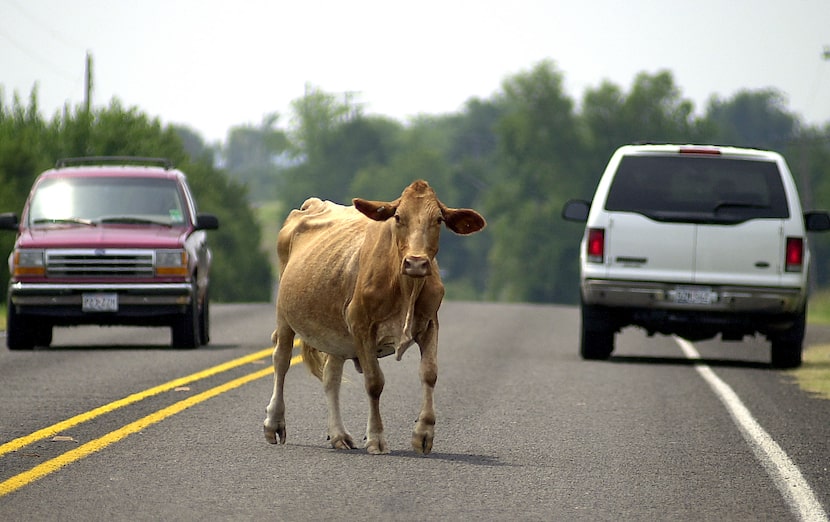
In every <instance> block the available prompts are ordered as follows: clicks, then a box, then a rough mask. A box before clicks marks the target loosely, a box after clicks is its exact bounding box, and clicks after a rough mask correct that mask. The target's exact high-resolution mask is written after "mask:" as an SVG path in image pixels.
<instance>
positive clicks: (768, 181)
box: [562, 145, 830, 368]
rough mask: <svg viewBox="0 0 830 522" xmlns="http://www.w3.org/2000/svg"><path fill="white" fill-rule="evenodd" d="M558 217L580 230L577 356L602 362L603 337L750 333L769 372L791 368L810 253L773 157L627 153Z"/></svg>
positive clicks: (827, 223)
mask: <svg viewBox="0 0 830 522" xmlns="http://www.w3.org/2000/svg"><path fill="white" fill-rule="evenodd" d="M562 215H563V217H564V218H565V219H568V220H571V221H582V222H586V228H585V234H584V236H583V239H582V244H581V249H580V282H581V297H582V303H581V307H582V328H581V350H580V351H581V355H582V357H583V358H585V359H605V358H608V357H609V356H610V355H611V353H612V352H613V350H614V335H615V333H616V332H618V331H620V330H621V329H622V328H624V327H626V326H630V325H633V326H639V327H642V328H644V329H645V330H646V331H647V333H648V334H649V335H653V334H654V333H661V334H676V335H679V336H681V337H684V338H686V339H689V340H702V339H709V338H712V337H715V336H716V335H718V334H720V335H721V338H722V339H723V340H741V339H742V338H743V336H744V335H754V334H756V333H761V334H763V335H765V336H766V337H767V338H768V339H769V340H770V341H771V354H772V357H771V360H772V365H773V366H775V367H780V368H784V367H796V366H799V365H800V364H801V352H802V343H803V340H804V325H805V317H806V309H807V290H808V282H807V276H808V272H809V265H810V250H809V247H808V242H807V236H806V233H805V231H820V230H827V229H830V215H828V213H826V212H807V213H803V214H802V210H801V203H800V201H799V197H798V193H797V191H796V187H795V183H794V182H793V178H792V175H791V174H790V171H789V169H788V168H787V164H786V162H785V161H784V158H783V157H782V156H781V155H780V154H777V153H775V152H769V151H761V150H753V149H739V148H732V147H715V146H701V145H628V146H624V147H621V148H619V149H618V150H617V151H616V152H615V153H614V155H613V156H612V157H611V160H610V161H609V163H608V166H607V167H606V169H605V172H604V173H603V175H602V178H601V179H600V181H599V184H598V186H597V190H596V193H595V194H594V199H593V201H592V202H587V201H581V200H571V201H569V202H568V203H566V205H565V207H564V209H563V211H562Z"/></svg>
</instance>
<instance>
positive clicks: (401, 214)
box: [264, 180, 486, 455]
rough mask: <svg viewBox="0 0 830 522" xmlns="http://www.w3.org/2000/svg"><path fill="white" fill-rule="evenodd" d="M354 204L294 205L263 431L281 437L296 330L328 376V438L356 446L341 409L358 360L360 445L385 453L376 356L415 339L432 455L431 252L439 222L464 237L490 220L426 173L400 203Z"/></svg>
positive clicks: (419, 435)
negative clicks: (442, 190) (363, 416)
mask: <svg viewBox="0 0 830 522" xmlns="http://www.w3.org/2000/svg"><path fill="white" fill-rule="evenodd" d="M352 203H353V206H348V207H347V206H343V205H339V204H336V203H332V202H331V201H322V200H320V199H318V198H310V199H308V200H306V201H305V202H304V203H303V205H302V206H301V208H300V209H298V210H292V211H291V212H290V213H289V215H288V217H287V218H286V220H285V222H284V224H283V226H282V228H281V229H280V232H279V235H278V237H277V255H278V258H279V271H280V279H279V292H278V295H277V311H276V313H277V326H276V330H275V331H274V333H273V334H272V336H271V339H272V342H274V344H275V346H274V352H273V363H274V391H273V394H272V396H271V401H270V402H269V404H268V407H267V409H266V412H267V416H266V418H265V423H264V431H265V439H266V440H267V441H268V442H269V443H271V444H276V443H277V442H279V443H280V444H285V437H286V431H285V402H284V398H283V388H284V384H285V375H286V372H287V371H288V368H289V366H290V361H291V353H292V350H293V347H294V337H295V335H297V336H299V338H300V341H301V343H300V345H301V353H302V357H303V361H304V362H305V364H306V365H307V366H308V368H309V370H311V373H312V374H313V375H315V376H316V377H317V378H318V379H320V380H321V381H322V383H323V389H324V392H325V396H326V403H327V408H328V439H329V441H330V443H331V446H332V447H333V448H335V449H355V448H356V446H355V442H354V439H352V436H351V435H350V434H349V432H348V431H347V430H346V428H345V426H344V424H343V420H342V418H341V415H340V382H341V378H342V375H343V366H344V364H345V362H346V360H352V361H353V362H354V366H355V369H356V370H357V371H358V372H359V373H362V374H363V378H364V386H365V389H366V393H367V394H368V396H369V418H368V422H367V426H366V436H365V444H364V448H365V449H366V451H367V452H368V453H370V454H374V455H377V454H386V453H389V452H390V449H389V445H388V444H387V442H386V439H385V437H384V434H383V422H382V420H381V415H380V396H381V393H382V392H383V386H384V376H383V372H382V371H381V368H380V363H379V361H378V359H379V358H381V357H385V356H387V355H391V354H393V353H394V354H395V356H396V359H397V360H401V357H402V356H403V354H404V352H405V351H406V349H407V348H408V347H410V346H411V345H412V344H413V343H417V344H418V346H419V348H420V351H421V361H420V369H419V374H420V380H421V383H422V389H423V402H422V405H421V411H420V413H419V415H418V420H417V421H416V423H415V428H414V430H413V433H412V447H413V449H414V450H415V451H416V452H418V453H422V454H428V453H430V451H432V444H433V438H434V434H435V410H434V407H433V391H434V388H435V383H436V381H437V379H438V366H437V363H438V308H439V307H440V305H441V301H442V299H443V297H444V285H443V283H442V282H441V276H440V274H439V271H438V263H437V261H436V259H435V255H436V254H437V253H438V240H439V236H440V232H441V225H442V224H444V225H446V226H447V228H449V229H450V230H452V231H453V232H455V233H457V234H464V235H466V234H471V233H473V232H477V231H479V230H481V229H482V228H484V227H485V226H486V222H485V220H484V218H483V217H482V216H481V215H480V214H479V213H478V212H476V211H475V210H471V209H456V208H449V207H447V206H446V205H444V204H443V203H442V202H441V201H439V200H438V197H437V196H436V195H435V191H434V190H433V189H432V187H430V186H429V184H428V183H427V182H426V181H423V180H419V181H415V182H413V183H412V184H411V185H409V186H408V187H407V188H406V189H404V191H403V193H402V194H401V196H400V197H399V198H398V199H396V200H394V201H390V202H381V201H370V200H366V199H361V198H355V199H353V200H352Z"/></svg>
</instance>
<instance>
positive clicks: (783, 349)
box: [770, 308, 807, 369]
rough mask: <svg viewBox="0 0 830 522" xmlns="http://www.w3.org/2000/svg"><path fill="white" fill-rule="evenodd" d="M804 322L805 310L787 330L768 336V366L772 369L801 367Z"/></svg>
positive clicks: (805, 318)
mask: <svg viewBox="0 0 830 522" xmlns="http://www.w3.org/2000/svg"><path fill="white" fill-rule="evenodd" d="M806 322H807V309H806V308H805V309H803V310H802V311H801V313H799V314H798V316H797V317H796V319H795V322H794V323H793V325H792V326H791V327H790V328H789V329H787V330H785V331H783V332H779V333H776V334H773V335H770V364H771V365H772V367H773V368H782V369H783V368H798V367H799V366H801V361H802V352H803V350H804V330H805V325H806Z"/></svg>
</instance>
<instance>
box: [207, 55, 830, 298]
mask: <svg viewBox="0 0 830 522" xmlns="http://www.w3.org/2000/svg"><path fill="white" fill-rule="evenodd" d="M290 116H291V119H290V120H289V122H288V123H287V124H286V125H282V124H281V122H280V115H277V114H270V115H268V117H266V118H264V119H263V122H262V124H261V125H259V126H252V125H248V126H240V127H236V128H234V129H232V130H231V132H230V133H229V136H228V140H227V143H226V144H225V147H224V149H223V154H224V158H225V161H226V165H225V166H226V168H227V169H228V172H229V175H231V176H233V177H234V178H235V179H238V180H239V181H241V182H243V183H246V184H247V185H248V186H249V187H251V191H250V194H251V196H252V198H253V200H254V201H257V202H260V203H262V202H267V201H277V202H279V205H280V208H281V209H282V211H283V213H286V212H287V211H288V209H290V208H296V207H297V206H299V205H300V204H301V203H302V201H303V200H304V199H305V198H306V197H308V196H310V195H316V196H320V197H323V198H326V199H331V200H333V201H337V202H341V203H346V204H348V203H349V202H350V201H351V198H353V197H356V196H360V197H365V198H371V199H380V200H391V199H394V198H396V197H397V196H398V195H399V194H400V192H401V190H402V189H403V188H404V187H405V186H406V185H408V184H409V183H410V182H411V181H412V180H414V179H418V178H423V179H426V180H428V181H429V182H430V184H432V185H433V186H434V187H435V188H436V189H437V192H438V195H439V197H441V198H442V199H443V200H444V202H445V203H447V204H448V205H451V206H457V207H460V206H466V207H472V208H475V209H476V210H479V211H480V212H481V213H482V214H483V215H484V216H485V217H486V218H487V220H488V222H489V226H488V228H487V229H485V231H484V233H482V234H477V235H476V236H473V237H470V238H464V240H463V241H460V240H456V238H454V237H453V235H452V234H443V235H442V245H441V251H440V253H439V260H440V263H441V266H442V270H443V271H444V273H445V282H446V283H447V287H448V296H449V297H450V298H455V299H482V300H502V301H531V302H559V303H574V302H576V301H577V300H578V283H577V281H578V263H577V258H578V246H579V241H580V238H581V234H582V228H581V227H580V226H579V225H577V224H573V223H566V222H564V221H563V220H562V219H561V218H560V211H561V208H562V205H563V203H564V202H565V201H566V200H567V199H569V198H574V197H578V198H583V199H590V198H591V196H592V194H593V191H594V188H595V186H596V184H597V182H598V180H599V176H600V175H601V173H602V170H603V168H604V166H605V163H606V162H607V161H608V159H609V157H610V156H611V154H612V152H613V151H614V150H615V149H616V148H617V147H619V146H620V145H623V144H628V143H637V142H650V143H711V144H722V145H735V146H746V147H756V148H762V149H772V150H776V151H779V152H781V153H783V154H784V155H785V157H787V158H788V162H789V164H790V168H791V169H792V170H793V172H794V175H795V177H796V179H797V181H798V184H799V185H800V190H801V194H802V198H803V199H804V205H805V208H819V207H822V206H824V207H827V206H830V177H828V176H826V175H825V171H826V170H827V169H828V168H830V141H829V140H828V137H830V126H825V127H824V128H817V127H812V126H808V125H806V124H805V123H804V122H803V121H802V120H801V118H800V117H799V116H798V115H796V114H793V113H792V112H790V111H789V110H788V108H787V102H786V98H785V96H784V95H783V94H782V93H780V92H778V91H776V90H774V89H761V90H743V91H740V92H738V93H736V94H734V95H733V96H732V97H730V98H728V99H721V98H719V97H714V96H713V97H712V98H710V100H709V101H708V103H707V105H706V107H705V108H704V110H703V112H702V114H697V113H696V112H695V107H694V104H693V102H692V101H690V100H689V99H687V98H684V96H683V94H682V91H681V89H680V87H679V86H677V85H676V83H675V81H674V78H673V75H672V73H671V72H670V71H659V72H657V73H653V74H649V73H645V72H644V73H641V74H639V75H638V76H637V77H636V78H635V80H634V81H633V84H632V85H631V87H630V88H629V89H628V90H625V89H623V88H622V87H620V86H618V85H615V84H614V83H612V82H610V81H605V82H603V83H601V84H600V85H599V86H597V87H595V88H591V89H588V90H586V91H585V93H584V94H583V96H582V97H581V99H580V100H578V101H577V100H575V99H573V98H572V97H571V96H570V95H568V93H567V92H566V91H565V89H564V75H563V73H562V72H561V71H560V70H558V69H557V67H556V65H555V63H553V62H551V61H544V62H541V63H539V64H537V65H536V66H534V67H532V68H531V69H530V70H527V71H523V72H519V73H517V74H515V75H512V76H510V77H508V78H506V79H505V80H504V82H503V84H502V87H501V89H500V90H499V91H498V92H497V93H496V94H494V95H493V96H491V97H490V98H487V99H478V98H471V99H470V100H469V101H468V102H467V103H466V104H465V105H464V107H463V109H462V110H460V111H459V112H458V113H452V114H445V115H438V116H421V117H417V118H414V119H413V120H412V121H410V122H408V123H407V124H403V123H401V122H398V121H395V120H392V119H389V118H386V117H383V116H376V115H368V114H365V111H364V109H363V107H362V106H361V105H359V104H355V103H353V101H352V100H350V99H348V98H343V97H341V96H339V95H337V94H332V93H327V92H324V91H323V90H321V89H318V88H314V87H311V86H309V88H308V89H307V93H306V95H305V96H304V97H303V98H301V99H298V100H295V101H294V102H293V104H292V109H291V115H290ZM275 226H276V225H275ZM811 240H812V244H813V246H814V251H815V252H816V253H817V257H818V263H816V264H815V276H816V281H817V282H818V284H822V285H825V284H827V283H828V279H830V237H826V235H825V236H816V237H813V238H811Z"/></svg>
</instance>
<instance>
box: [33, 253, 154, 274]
mask: <svg viewBox="0 0 830 522" xmlns="http://www.w3.org/2000/svg"><path fill="white" fill-rule="evenodd" d="M46 275H47V277H69V278H91V277H93V278H101V277H103V278H108V277H116V278H120V277H153V251H152V250H103V251H102V250H72V251H57V252H56V251H47V253H46Z"/></svg>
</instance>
